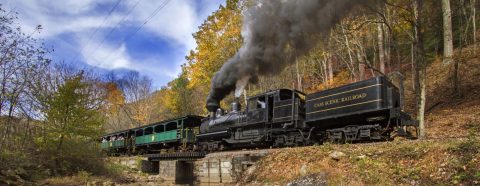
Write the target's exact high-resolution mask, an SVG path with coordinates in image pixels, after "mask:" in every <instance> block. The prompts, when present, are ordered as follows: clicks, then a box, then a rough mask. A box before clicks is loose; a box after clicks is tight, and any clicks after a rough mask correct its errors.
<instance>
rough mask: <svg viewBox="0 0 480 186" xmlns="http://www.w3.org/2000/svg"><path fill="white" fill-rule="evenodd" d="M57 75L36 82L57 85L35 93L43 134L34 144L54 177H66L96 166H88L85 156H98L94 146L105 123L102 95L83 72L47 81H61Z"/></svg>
mask: <svg viewBox="0 0 480 186" xmlns="http://www.w3.org/2000/svg"><path fill="white" fill-rule="evenodd" d="M60 74H64V73H60ZM56 75H57V76H55V75H52V76H48V77H54V78H46V79H44V80H41V81H40V82H42V83H37V85H40V84H43V85H44V84H45V83H48V84H51V85H56V86H54V87H50V88H51V89H50V90H53V91H51V92H50V91H45V90H41V91H39V93H38V94H36V95H37V97H36V98H37V99H38V101H39V103H41V107H40V109H39V111H40V112H41V113H42V114H43V115H44V134H43V135H42V136H41V137H40V138H39V139H38V140H37V142H38V144H39V147H40V150H42V151H43V152H44V154H45V155H48V156H47V158H46V160H47V161H46V163H47V164H46V165H47V166H53V167H52V170H54V171H55V173H56V174H66V173H69V172H75V171H80V170H85V169H87V168H86V167H85V166H89V165H90V166H95V164H92V163H90V164H89V161H90V160H88V159H89V158H88V157H91V156H92V155H95V154H97V153H96V149H95V144H96V140H97V139H98V137H99V136H100V134H101V132H102V131H101V126H102V124H103V123H104V119H103V116H102V114H101V112H100V111H99V109H100V108H101V107H100V105H101V103H102V102H103V96H102V93H101V92H97V91H96V88H95V85H96V83H95V82H92V81H91V80H89V79H88V78H85V76H86V75H84V72H83V71H80V72H73V75H66V76H67V77H63V78H64V80H63V81H56V82H51V81H50V82H48V81H47V82H46V80H51V79H57V80H58V79H61V78H62V77H58V74H56ZM82 162H83V163H82Z"/></svg>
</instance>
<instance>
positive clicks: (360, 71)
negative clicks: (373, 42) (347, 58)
mask: <svg viewBox="0 0 480 186" xmlns="http://www.w3.org/2000/svg"><path fill="white" fill-rule="evenodd" d="M357 60H358V78H359V79H358V80H360V81H361V80H364V79H365V60H364V59H363V57H362V55H361V54H360V51H358V52H357Z"/></svg>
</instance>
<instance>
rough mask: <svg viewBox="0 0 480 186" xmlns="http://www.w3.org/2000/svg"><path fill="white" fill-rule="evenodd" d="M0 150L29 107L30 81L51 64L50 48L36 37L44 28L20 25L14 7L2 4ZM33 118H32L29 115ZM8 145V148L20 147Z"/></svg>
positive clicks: (0, 36)
mask: <svg viewBox="0 0 480 186" xmlns="http://www.w3.org/2000/svg"><path fill="white" fill-rule="evenodd" d="M0 15H1V16H0V117H2V116H5V118H6V119H0V149H4V146H5V144H6V143H7V141H9V142H14V140H7V139H9V138H10V137H14V136H11V133H12V132H13V131H14V128H16V126H15V124H18V122H15V120H16V119H15V118H14V117H15V116H19V115H22V114H26V113H24V111H26V110H28V107H29V106H28V104H27V101H26V98H25V96H26V91H27V88H26V87H27V84H28V82H29V81H31V80H32V79H35V78H36V77H37V76H38V75H39V74H40V73H42V72H43V69H45V67H46V66H47V65H48V64H49V63H50V59H49V58H47V57H46V56H47V54H48V53H49V52H50V50H49V49H47V48H45V46H44V45H43V44H42V43H41V41H38V40H37V39H34V38H33V37H32V36H34V35H35V34H36V33H38V32H39V31H40V30H41V29H42V27H41V26H40V25H39V26H37V27H36V28H35V29H34V30H28V31H25V30H23V29H22V28H21V27H20V23H19V19H18V17H17V16H18V15H17V13H16V12H15V11H14V10H11V11H8V12H7V11H5V10H4V9H3V7H2V6H1V4H0ZM28 120H29V121H30V120H31V118H28ZM18 146H19V144H16V145H15V144H9V145H8V147H18Z"/></svg>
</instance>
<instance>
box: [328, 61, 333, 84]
mask: <svg viewBox="0 0 480 186" xmlns="http://www.w3.org/2000/svg"><path fill="white" fill-rule="evenodd" d="M327 66H328V79H330V81H333V56H330V60H327Z"/></svg>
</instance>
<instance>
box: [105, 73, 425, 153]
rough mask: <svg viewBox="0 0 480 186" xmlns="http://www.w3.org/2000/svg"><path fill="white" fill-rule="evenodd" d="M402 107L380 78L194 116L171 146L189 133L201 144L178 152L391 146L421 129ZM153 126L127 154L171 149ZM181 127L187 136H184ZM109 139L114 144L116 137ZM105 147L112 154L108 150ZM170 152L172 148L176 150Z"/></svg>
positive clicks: (266, 96) (277, 93)
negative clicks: (409, 130)
mask: <svg viewBox="0 0 480 186" xmlns="http://www.w3.org/2000/svg"><path fill="white" fill-rule="evenodd" d="M401 101H402V100H401V99H400V94H399V92H398V89H397V88H396V87H395V86H394V85H393V84H392V83H391V82H389V81H388V80H387V79H386V78H385V77H375V78H372V79H369V80H365V81H360V82H356V83H353V84H348V85H345V86H341V87H338V88H334V89H329V90H325V91H321V92H317V93H313V94H308V95H306V94H304V93H302V92H300V91H297V90H289V89H278V90H273V91H269V92H266V93H263V94H260V95H256V96H252V97H249V98H248V99H247V105H246V108H245V109H244V110H243V111H242V109H241V105H240V103H239V102H238V100H236V101H234V102H233V103H232V105H231V109H230V112H225V111H224V110H223V109H221V108H218V110H217V111H216V112H215V113H210V115H209V116H208V117H206V118H203V119H201V122H200V118H201V117H197V116H195V117H193V116H189V118H190V117H193V118H197V119H195V120H191V122H189V124H188V125H180V124H178V125H177V126H176V127H173V128H175V130H173V129H172V130H169V131H172V132H170V133H172V134H171V136H170V138H171V139H170V138H168V140H172V141H180V142H181V141H182V139H183V137H185V136H187V135H186V133H185V131H184V130H185V129H186V130H187V131H188V130H191V131H195V132H194V135H195V140H194V141H192V139H191V138H190V137H189V138H188V139H190V140H187V141H188V142H189V143H188V144H192V145H191V146H189V147H186V146H178V147H175V146H173V148H175V149H188V150H201V151H217V150H224V149H235V148H262V147H284V146H304V145H312V144H321V143H323V142H325V141H333V142H358V141H377V140H378V141H381V140H390V139H391V133H392V131H394V130H395V129H396V128H397V129H398V128H399V129H401V128H402V127H403V126H416V125H417V122H416V121H415V120H413V119H412V118H411V117H410V116H409V115H408V114H406V113H405V112H403V111H402V109H401ZM160 123H161V122H160ZM166 123H168V122H166ZM153 125H154V124H152V126H150V125H149V126H145V127H143V128H137V129H132V130H134V131H130V132H125V133H124V134H125V135H128V139H131V140H132V142H133V143H132V142H130V143H128V142H124V143H125V146H124V147H123V148H124V149H127V150H128V149H132V148H138V147H136V145H141V149H143V150H150V151H153V150H158V149H153V148H161V147H162V146H168V145H164V144H167V143H166V142H167V141H165V142H164V141H161V140H160V141H158V139H160V137H161V136H162V135H164V134H163V133H165V132H166V131H167V128H168V125H167V124H165V126H167V127H164V129H163V128H161V129H159V130H158V131H159V133H158V134H156V131H157V127H158V126H162V125H163V124H162V125H159V124H157V125H155V126H153ZM180 127H182V130H178V128H180ZM198 128H199V130H198ZM162 129H163V130H162ZM173 131H175V132H173ZM173 133H175V135H174V134H173ZM189 134H190V133H189ZM152 136H153V137H152ZM155 136H159V137H157V138H156V137H155ZM105 137H108V138H109V139H110V138H111V135H110V136H109V135H107V136H105ZM105 137H104V138H105ZM174 138H175V139H174ZM135 139H136V140H135ZM145 139H149V140H147V141H145ZM150 139H151V140H150ZM162 139H163V138H162ZM165 139H166V138H165ZM155 140H157V141H155ZM135 141H136V143H134V142H135ZM183 141H185V140H183ZM150 143H151V144H150ZM127 144H133V145H131V146H127ZM179 144H182V143H179ZM183 144H184V145H185V144H186V143H183ZM103 146H105V147H106V149H111V148H110V147H108V145H103ZM103 146H102V147H103ZM139 147H140V146H139ZM168 147H169V148H172V146H171V145H170V146H168Z"/></svg>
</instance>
